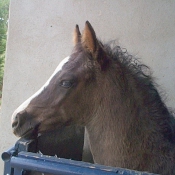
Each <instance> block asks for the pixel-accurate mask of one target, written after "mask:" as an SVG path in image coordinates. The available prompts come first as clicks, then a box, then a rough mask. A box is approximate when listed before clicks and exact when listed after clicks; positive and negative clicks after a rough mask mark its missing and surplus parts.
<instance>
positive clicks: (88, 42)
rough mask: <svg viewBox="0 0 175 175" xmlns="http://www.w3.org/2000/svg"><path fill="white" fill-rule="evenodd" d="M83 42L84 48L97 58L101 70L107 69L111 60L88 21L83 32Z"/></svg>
mask: <svg viewBox="0 0 175 175" xmlns="http://www.w3.org/2000/svg"><path fill="white" fill-rule="evenodd" d="M81 42H82V45H83V48H84V49H85V50H87V51H88V52H90V53H91V55H92V57H93V58H94V59H95V60H97V62H98V63H99V65H100V68H101V70H106V68H107V67H108V63H109V60H108V58H107V55H106V53H105V51H104V50H103V47H102V45H101V44H99V41H98V40H97V38H96V34H95V31H94V29H93V28H92V26H91V24H90V23H89V22H88V21H86V24H85V28H84V31H83V34H82V38H81Z"/></svg>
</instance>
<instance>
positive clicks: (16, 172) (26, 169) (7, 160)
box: [2, 139, 153, 175]
mask: <svg viewBox="0 0 175 175" xmlns="http://www.w3.org/2000/svg"><path fill="white" fill-rule="evenodd" d="M36 144H37V143H36V141H35V140H25V139H20V140H18V141H17V142H16V144H15V146H14V147H12V148H11V149H10V150H8V151H6V152H4V153H2V159H3V160H4V175H27V174H29V173H31V171H34V172H42V173H49V174H56V175H82V174H83V175H91V174H93V175H153V174H152V173H147V172H138V171H133V170H128V169H123V168H114V167H108V166H102V165H98V164H91V163H85V162H82V161H74V160H69V159H63V158H57V157H53V156H46V155H42V154H39V153H33V152H35V150H36Z"/></svg>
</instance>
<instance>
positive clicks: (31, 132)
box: [19, 125, 39, 139]
mask: <svg viewBox="0 0 175 175" xmlns="http://www.w3.org/2000/svg"><path fill="white" fill-rule="evenodd" d="M38 127H39V125H37V126H36V127H35V128H31V129H28V130H27V131H25V132H24V133H22V134H21V135H19V136H20V137H21V138H25V139H36V138H37V137H38V135H39V133H38Z"/></svg>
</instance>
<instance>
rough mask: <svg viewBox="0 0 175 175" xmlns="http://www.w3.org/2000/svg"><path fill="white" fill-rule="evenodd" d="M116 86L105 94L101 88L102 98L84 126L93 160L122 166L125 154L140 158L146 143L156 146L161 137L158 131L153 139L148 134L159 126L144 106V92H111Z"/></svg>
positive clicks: (130, 90)
mask: <svg viewBox="0 0 175 175" xmlns="http://www.w3.org/2000/svg"><path fill="white" fill-rule="evenodd" d="M130 83H131V86H132V82H128V84H130ZM106 86H108V87H109V86H110V85H107V84H106ZM115 88H116V89H117V87H115ZM134 88H135V87H134ZM106 89H108V88H107V87H106ZM116 89H109V90H108V93H106V94H105V90H104V94H103V97H102V98H103V100H102V101H101V103H100V105H99V106H98V110H97V111H96V113H95V114H94V116H93V119H92V120H91V122H90V123H89V124H88V125H87V126H86V128H87V131H88V134H89V140H90V145H91V151H92V154H93V157H94V160H95V162H97V163H102V164H106V165H113V166H116V165H120V166H122V165H123V162H126V160H127V158H128V156H129V157H133V159H134V158H135V157H137V159H136V161H139V155H140V159H141V157H142V156H141V155H142V152H143V150H144V149H147V148H146V146H147V145H146V144H148V143H147V142H155V145H156V146H158V145H159V143H158V142H159V141H160V142H161V141H162V142H164V140H161V139H162V135H161V134H160V133H157V135H156V134H155V135H154V136H153V137H155V136H156V137H155V138H153V137H152V136H151V137H152V138H151V139H154V140H150V138H149V137H150V135H151V134H150V133H154V132H157V131H158V130H159V129H158V128H156V129H155V127H158V125H156V123H155V120H152V119H151V117H152V116H150V115H149V113H150V111H149V107H145V106H144V102H143V101H144V98H145V97H144V95H145V94H144V93H143V92H142V93H140V92H139V89H132V88H131V89H129V90H128V91H126V93H127V94H125V95H127V96H125V95H124V96H123V95H122V93H123V91H121V92H120V93H116V94H115V93H113V92H115V91H116ZM101 90H103V89H101ZM138 93H140V94H139V96H138ZM136 94H137V95H136ZM151 110H154V109H153V108H152V109H151ZM153 126H154V127H153ZM151 144H152V143H151ZM148 145H149V144H148ZM144 146H145V148H144ZM156 146H155V147H156ZM148 149H149V148H148ZM114 162H115V163H114ZM133 164H134V161H133Z"/></svg>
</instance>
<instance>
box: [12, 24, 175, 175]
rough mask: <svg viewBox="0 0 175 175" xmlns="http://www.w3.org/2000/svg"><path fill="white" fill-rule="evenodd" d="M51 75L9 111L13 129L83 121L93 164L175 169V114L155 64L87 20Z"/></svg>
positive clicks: (22, 132) (166, 172)
mask: <svg viewBox="0 0 175 175" xmlns="http://www.w3.org/2000/svg"><path fill="white" fill-rule="evenodd" d="M73 40H74V48H73V51H72V53H71V55H70V56H69V57H66V58H65V59H64V60H62V62H61V63H60V64H59V65H58V67H57V68H56V70H55V72H54V73H53V74H52V76H51V77H50V78H49V80H48V81H47V82H46V83H45V84H44V85H43V86H42V87H41V89H40V90H38V91H37V92H36V93H35V94H34V95H33V96H31V97H30V98H29V99H28V100H26V101H25V102H24V103H23V104H21V105H20V106H19V107H18V108H17V109H16V110H15V111H14V113H13V114H12V128H13V133H14V134H15V135H17V136H20V137H25V136H28V135H37V134H38V133H41V134H42V133H45V132H47V131H49V130H54V129H56V128H59V127H62V126H71V125H78V126H84V127H85V128H86V130H87V135H88V139H89V144H90V150H91V152H92V156H93V160H94V162H95V163H98V164H102V165H106V166H113V167H122V168H128V169H133V170H138V171H147V172H151V173H158V174H163V175H170V174H175V129H174V128H175V119H174V116H173V112H172V111H170V110H169V109H168V107H167V106H166V105H165V103H164V102H163V100H162V97H161V95H160V94H159V92H158V90H157V84H156V83H155V82H154V79H153V77H152V73H151V71H150V68H149V67H148V66H146V65H144V64H142V63H141V62H140V61H138V59H137V58H135V57H133V56H131V55H130V54H128V52H127V51H125V50H124V51H123V49H122V48H121V47H120V46H117V45H115V43H114V42H108V43H103V42H101V41H100V40H99V39H98V38H97V37H96V33H95V31H94V29H93V27H92V26H91V24H90V23H89V22H88V21H86V23H85V27H84V30H83V32H82V34H81V32H80V30H79V26H78V25H76V27H75V30H74V37H73Z"/></svg>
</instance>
